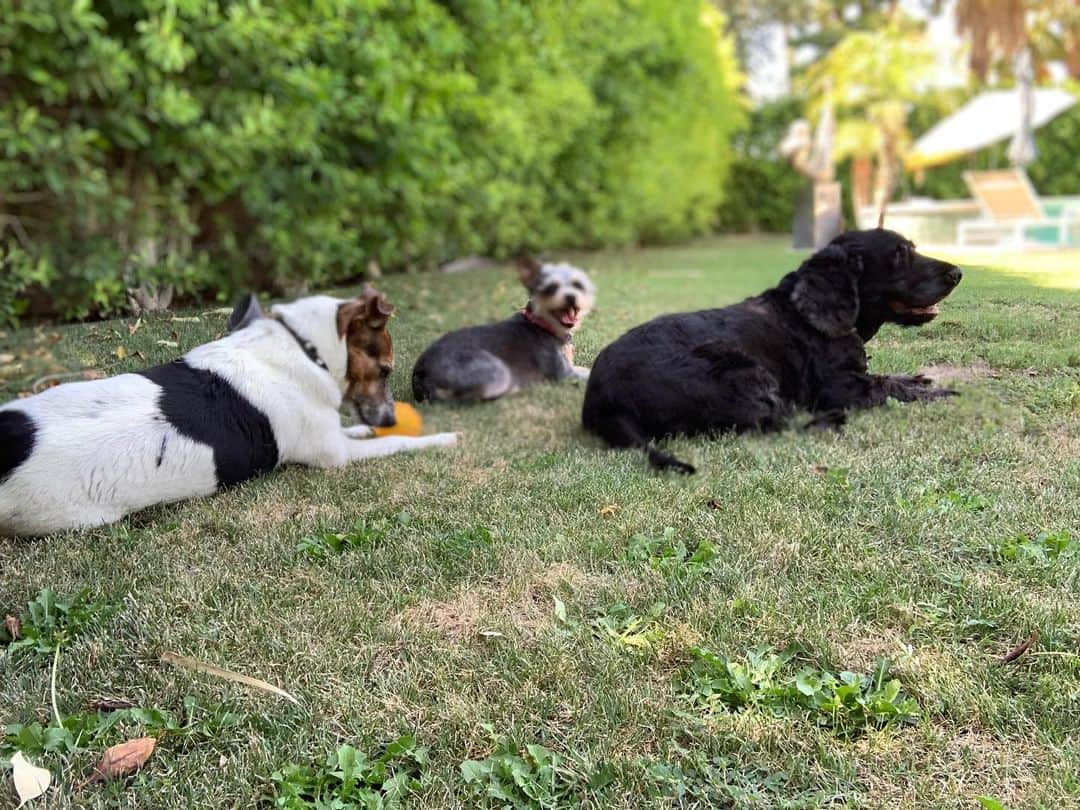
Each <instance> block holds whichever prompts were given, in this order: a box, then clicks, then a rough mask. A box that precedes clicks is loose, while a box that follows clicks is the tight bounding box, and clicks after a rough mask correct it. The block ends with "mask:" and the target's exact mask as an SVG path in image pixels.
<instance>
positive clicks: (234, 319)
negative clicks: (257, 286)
mask: <svg viewBox="0 0 1080 810" xmlns="http://www.w3.org/2000/svg"><path fill="white" fill-rule="evenodd" d="M262 317H264V315H263V311H262V307H261V306H259V299H258V298H256V297H255V293H248V295H247V297H246V298H245V299H244V300H242V301H241V302H240V303H239V304H237V305H236V309H234V310H233V311H232V314H231V315H230V316H229V322H228V323H227V324H226V327H225V328H226V331H228V332H235V331H237V330H238V329H243V328H244V327H245V326H248V325H250V324H251V322H252V321H256V320H258V319H259V318H262Z"/></svg>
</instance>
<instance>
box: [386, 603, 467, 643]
mask: <svg viewBox="0 0 1080 810" xmlns="http://www.w3.org/2000/svg"><path fill="white" fill-rule="evenodd" d="M482 613H483V609H482V607H481V601H480V594H479V593H478V592H477V591H475V590H460V591H458V593H457V594H455V595H454V596H452V597H451V598H449V599H446V600H443V601H440V602H432V601H424V602H421V603H420V604H418V605H414V606H413V607H411V608H408V609H407V610H405V611H404V612H403V613H402V614H401V622H402V623H403V624H406V625H408V626H410V627H414V628H417V629H427V630H435V631H436V632H438V633H440V634H442V635H444V636H446V637H448V638H451V639H454V640H457V641H462V640H464V639H468V638H472V637H473V636H475V635H476V633H477V631H478V629H479V626H480V619H481V617H482Z"/></svg>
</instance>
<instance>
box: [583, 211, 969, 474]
mask: <svg viewBox="0 0 1080 810" xmlns="http://www.w3.org/2000/svg"><path fill="white" fill-rule="evenodd" d="M959 282H960V270H959V269H958V268H956V267H955V266H954V265H951V264H948V263H946V262H943V261H938V260H937V259H931V258H929V257H927V256H922V255H920V254H918V253H916V252H915V246H914V245H913V244H912V243H911V242H909V241H908V240H906V239H905V238H904V237H902V236H901V235H900V234H898V233H894V232H893V231H887V230H884V229H882V228H878V229H876V230H868V231H852V232H849V233H845V234H842V235H840V236H838V237H837V238H836V239H834V240H833V241H832V242H831V243H830V244H829V245H828V246H826V247H825V248H824V249H823V250H821V251H819V252H818V253H815V254H814V255H813V256H811V257H810V258H809V259H807V260H806V261H805V262H803V264H802V266H801V267H799V269H798V270H796V271H794V272H793V273H788V275H786V276H785V277H784V278H783V279H782V280H781V281H780V283H779V284H778V285H777V286H776V287H774V288H773V289H771V290H768V291H767V292H765V293H763V294H762V295H759V296H757V297H756V298H749V299H747V300H746V301H743V302H742V303H741V304H735V305H734V306H730V307H726V308H724V309H710V310H703V311H701V312H690V313H684V314H678V315H664V316H662V317H659V318H656V319H655V320H652V321H649V322H648V323H646V324H643V325H641V326H638V327H636V328H634V329H631V330H630V331H629V332H627V333H626V334H625V335H623V336H622V337H621V338H619V339H618V340H616V341H615V342H614V343H612V344H611V345H610V346H608V347H607V348H605V349H604V350H603V351H602V352H600V354H599V355H598V356H597V358H596V362H595V363H594V364H593V367H592V373H591V374H590V376H589V384H588V388H587V389H586V391H585V405H584V408H583V411H582V421H583V422H584V424H585V427H586V428H587V429H588V430H590V431H592V432H593V433H596V434H598V435H599V436H601V437H602V438H603V439H605V440H606V441H607V442H608V443H609V444H611V445H612V446H614V447H637V448H641V449H643V450H645V451H646V452H647V453H648V456H649V462H650V463H651V464H652V466H654V467H656V468H657V469H667V468H671V469H674V470H677V471H678V472H683V473H693V472H694V468H693V467H692V466H691V465H689V464H686V463H684V462H682V461H679V460H678V459H677V458H675V457H674V456H671V455H669V454H667V453H663V452H661V451H659V450H657V449H656V448H655V447H653V446H652V445H651V442H652V441H653V440H655V439H660V438H664V437H666V436H674V435H678V434H684V435H688V436H692V435H695V434H702V433H704V434H711V433H718V432H721V431H725V430H735V431H745V430H773V429H777V428H780V427H783V425H784V424H785V423H786V422H787V420H788V419H789V418H790V416H791V414H792V412H793V411H794V409H795V408H804V409H806V410H808V411H810V412H811V413H813V414H815V415H816V416H817V418H816V419H814V421H813V422H811V423H810V424H811V425H829V426H839V425H840V424H842V423H843V420H844V412H845V411H848V410H851V409H855V408H869V407H872V406H874V405H880V404H882V403H883V402H885V400H886V399H888V398H889V397H892V398H893V399H897V400H900V401H902V402H909V401H913V400H928V399H936V398H938V397H942V396H948V395H950V394H953V393H955V392H954V391H948V390H945V389H940V388H932V387H931V381H930V380H928V379H926V378H925V377H921V376H883V375H878V374H869V373H867V368H866V351H865V349H864V346H863V344H864V343H865V342H866V341H868V340H869V339H870V338H872V337H873V336H874V335H875V334H876V333H877V331H878V329H880V328H881V325H882V324H884V323H886V322H889V323H896V324H901V325H903V326H919V325H921V324H924V323H927V322H928V321H930V320H932V319H933V318H934V316H935V315H937V312H938V310H937V308H936V307H935V306H934V304H936V303H937V302H938V301H940V300H941V299H943V298H944V297H945V296H947V295H948V294H949V293H950V292H952V291H953V289H954V288H955V287H956V285H957V284H958V283H959Z"/></svg>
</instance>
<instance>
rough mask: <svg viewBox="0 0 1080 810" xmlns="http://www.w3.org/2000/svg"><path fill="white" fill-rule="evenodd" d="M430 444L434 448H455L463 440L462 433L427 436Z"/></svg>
mask: <svg viewBox="0 0 1080 810" xmlns="http://www.w3.org/2000/svg"><path fill="white" fill-rule="evenodd" d="M424 438H425V439H427V440H428V443H429V444H430V446H432V447H453V446H454V445H455V444H457V443H458V440H459V439H460V438H461V434H460V433H435V434H432V435H431V436H425V437H424Z"/></svg>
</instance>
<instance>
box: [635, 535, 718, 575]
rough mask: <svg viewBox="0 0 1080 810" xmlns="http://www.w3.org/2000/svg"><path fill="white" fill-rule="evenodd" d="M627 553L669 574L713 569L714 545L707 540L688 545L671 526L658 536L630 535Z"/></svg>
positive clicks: (701, 571)
mask: <svg viewBox="0 0 1080 810" xmlns="http://www.w3.org/2000/svg"><path fill="white" fill-rule="evenodd" d="M627 556H628V557H629V558H630V559H631V560H640V561H643V562H648V563H649V565H650V566H652V567H653V568H655V569H657V570H658V571H662V572H663V573H665V574H667V575H668V576H672V575H677V574H680V573H684V572H685V573H689V574H702V573H708V572H709V571H710V570H711V569H712V565H713V562H714V561H715V560H716V557H717V551H716V547H715V546H714V545H713V544H712V543H710V542H709V541H708V540H699V541H697V542H696V543H692V544H691V545H689V546H688V545H687V544H686V542H684V541H683V540H681V539H680V538H679V537H678V536H677V534H676V532H675V529H673V528H672V527H671V526H668V527H666V528H665V529H664V532H663V534H662V535H661V536H660V537H650V536H648V535H644V534H635V535H634V536H633V537H631V538H630V544H629V547H628V549H627Z"/></svg>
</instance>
